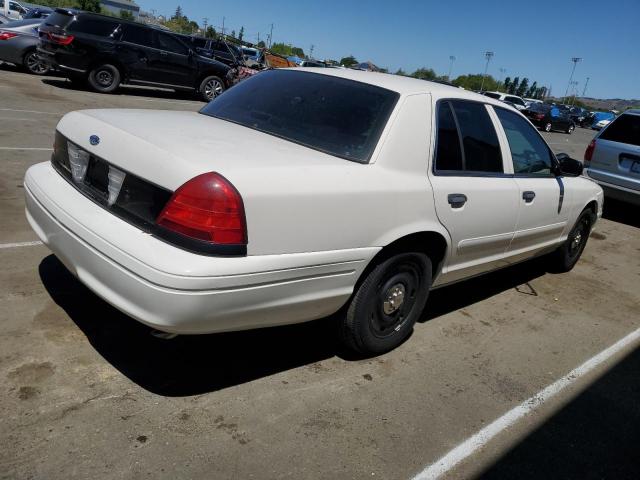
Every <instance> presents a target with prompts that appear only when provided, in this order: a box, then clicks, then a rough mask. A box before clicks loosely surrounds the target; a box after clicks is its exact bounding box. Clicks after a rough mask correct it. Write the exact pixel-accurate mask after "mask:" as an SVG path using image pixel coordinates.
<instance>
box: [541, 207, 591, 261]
mask: <svg viewBox="0 0 640 480" xmlns="http://www.w3.org/2000/svg"><path fill="white" fill-rule="evenodd" d="M592 224H593V212H592V211H591V210H584V211H583V212H582V213H581V214H580V216H579V217H578V220H577V221H576V223H575V225H574V226H573V228H572V229H571V231H570V232H569V236H568V237H567V239H566V240H565V242H564V243H563V244H562V245H560V247H558V249H557V250H555V251H554V252H552V253H551V254H550V255H549V258H548V259H549V271H551V272H553V273H565V272H568V271H570V270H571V269H572V268H573V267H574V266H575V265H576V263H578V260H580V256H581V255H582V252H583V251H584V247H585V246H586V245H587V240H588V238H589V234H590V233H591V225H592Z"/></svg>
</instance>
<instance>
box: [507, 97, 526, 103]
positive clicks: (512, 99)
mask: <svg viewBox="0 0 640 480" xmlns="http://www.w3.org/2000/svg"><path fill="white" fill-rule="evenodd" d="M504 99H505V100H507V101H508V102H511V103H515V104H516V105H524V102H523V101H522V100H521V99H520V98H518V97H504Z"/></svg>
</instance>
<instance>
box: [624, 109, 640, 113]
mask: <svg viewBox="0 0 640 480" xmlns="http://www.w3.org/2000/svg"><path fill="white" fill-rule="evenodd" d="M625 113H631V114H633V115H640V108H630V109H629V110H625V111H624V112H622V114H623V115H624V114H625Z"/></svg>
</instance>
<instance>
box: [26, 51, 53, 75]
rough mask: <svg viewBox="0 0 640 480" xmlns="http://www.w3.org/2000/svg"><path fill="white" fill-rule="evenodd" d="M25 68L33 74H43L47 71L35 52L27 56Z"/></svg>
mask: <svg viewBox="0 0 640 480" xmlns="http://www.w3.org/2000/svg"><path fill="white" fill-rule="evenodd" d="M27 68H28V69H29V71H31V72H33V73H44V72H46V71H47V70H48V69H49V68H48V67H47V66H46V65H45V64H44V62H42V61H41V60H40V57H38V54H37V53H35V52H32V53H30V54H29V55H27Z"/></svg>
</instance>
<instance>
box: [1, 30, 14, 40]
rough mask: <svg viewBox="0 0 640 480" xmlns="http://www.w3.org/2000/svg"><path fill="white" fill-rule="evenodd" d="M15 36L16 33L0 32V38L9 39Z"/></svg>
mask: <svg viewBox="0 0 640 480" xmlns="http://www.w3.org/2000/svg"><path fill="white" fill-rule="evenodd" d="M17 36H18V34H17V33H13V32H0V40H9V39H10V38H13V37H17Z"/></svg>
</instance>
